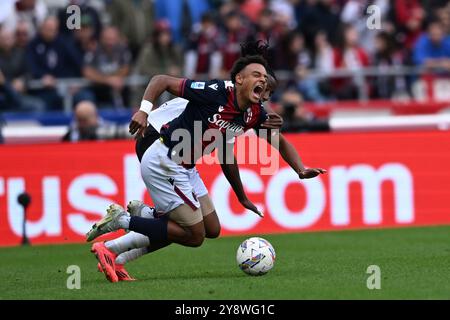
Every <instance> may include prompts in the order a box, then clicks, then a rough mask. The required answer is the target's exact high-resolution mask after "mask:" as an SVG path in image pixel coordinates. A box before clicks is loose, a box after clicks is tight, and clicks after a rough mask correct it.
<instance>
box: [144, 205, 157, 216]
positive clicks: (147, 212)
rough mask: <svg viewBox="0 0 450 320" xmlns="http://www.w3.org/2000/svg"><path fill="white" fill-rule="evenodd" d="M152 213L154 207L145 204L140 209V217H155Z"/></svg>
mask: <svg viewBox="0 0 450 320" xmlns="http://www.w3.org/2000/svg"><path fill="white" fill-rule="evenodd" d="M154 213H155V209H154V208H152V207H149V206H147V205H145V207H143V208H142V210H141V217H142V218H147V219H154V218H155V215H154Z"/></svg>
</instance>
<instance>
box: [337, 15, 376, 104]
mask: <svg viewBox="0 0 450 320" xmlns="http://www.w3.org/2000/svg"><path fill="white" fill-rule="evenodd" d="M367 66H369V57H368V55H367V53H366V52H365V50H364V49H363V48H361V47H360V46H359V34H358V31H357V30H356V29H355V28H354V27H353V26H351V25H346V24H344V25H343V26H342V28H341V31H340V37H339V40H338V46H337V47H336V49H335V52H334V68H335V69H343V70H348V71H351V72H356V71H358V70H360V69H361V68H364V67H367ZM361 86H362V89H364V90H367V86H366V82H365V79H364V78H362V77H360V76H358V75H355V76H345V77H342V78H334V79H333V80H332V86H331V87H332V88H333V91H334V92H333V93H334V95H335V96H336V97H337V98H338V99H342V100H352V99H357V98H358V91H359V89H361Z"/></svg>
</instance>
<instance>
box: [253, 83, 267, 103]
mask: <svg viewBox="0 0 450 320" xmlns="http://www.w3.org/2000/svg"><path fill="white" fill-rule="evenodd" d="M263 91H264V86H262V85H260V84H258V85H257V86H255V87H254V88H253V96H254V97H255V98H256V99H258V100H259V99H261V95H262V93H263Z"/></svg>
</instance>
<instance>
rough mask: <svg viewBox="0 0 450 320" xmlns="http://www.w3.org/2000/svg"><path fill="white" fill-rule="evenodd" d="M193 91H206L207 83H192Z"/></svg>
mask: <svg viewBox="0 0 450 320" xmlns="http://www.w3.org/2000/svg"><path fill="white" fill-rule="evenodd" d="M191 89H198V90H203V89H205V83H204V82H192V83H191Z"/></svg>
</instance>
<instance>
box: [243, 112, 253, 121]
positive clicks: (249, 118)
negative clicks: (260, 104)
mask: <svg viewBox="0 0 450 320" xmlns="http://www.w3.org/2000/svg"><path fill="white" fill-rule="evenodd" d="M252 116H253V112H252V110H251V109H248V110H247V112H246V113H245V119H244V121H245V123H249V122H250V121H251V120H252Z"/></svg>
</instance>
